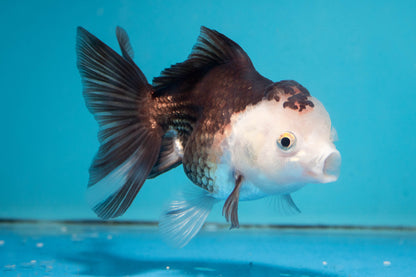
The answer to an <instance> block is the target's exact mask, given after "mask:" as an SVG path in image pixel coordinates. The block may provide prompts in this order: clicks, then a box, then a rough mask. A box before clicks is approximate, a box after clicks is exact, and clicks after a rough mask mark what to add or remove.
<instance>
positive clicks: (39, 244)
mask: <svg viewBox="0 0 416 277" xmlns="http://www.w3.org/2000/svg"><path fill="white" fill-rule="evenodd" d="M43 246H44V244H43V242H38V243H36V247H37V248H42V247H43Z"/></svg>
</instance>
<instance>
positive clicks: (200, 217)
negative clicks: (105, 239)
mask: <svg viewBox="0 0 416 277" xmlns="http://www.w3.org/2000/svg"><path fill="white" fill-rule="evenodd" d="M116 36H117V39H118V43H119V45H120V48H121V55H119V54H117V53H116V52H115V51H114V50H112V49H111V48H110V47H109V46H107V45H106V44H104V43H103V42H102V41H100V40H99V39H98V38H96V37H95V36H94V35H92V34H91V33H89V32H88V31H86V30H85V29H83V28H82V27H79V28H78V33H77V45H76V51H77V66H78V69H79V72H80V74H81V77H82V83H83V88H84V90H83V94H84V98H85V102H86V105H87V107H88V109H89V111H90V112H91V113H92V114H93V115H94V117H95V119H96V120H97V121H98V124H99V127H100V129H99V133H98V139H99V142H100V148H99V150H98V153H97V154H96V156H95V158H94V160H93V162H92V165H91V168H90V178H89V183H88V192H87V193H88V200H89V202H90V204H91V206H92V208H93V210H94V211H95V212H96V213H97V215H98V216H99V217H101V218H104V219H109V218H114V217H118V216H120V215H122V214H123V213H124V212H125V211H126V210H127V209H128V208H129V206H130V205H131V203H132V202H133V200H134V198H135V196H136V195H137V193H138V192H139V191H140V188H141V187H142V185H143V183H144V182H145V181H146V179H149V178H154V177H156V176H158V175H160V174H162V173H164V172H166V171H168V170H170V169H172V168H174V167H177V166H178V165H181V164H183V169H184V171H185V173H186V175H187V176H188V178H189V179H190V180H191V181H192V182H193V183H194V184H195V185H197V186H198V187H200V189H198V190H197V192H195V193H192V194H184V196H183V198H182V199H179V200H178V201H174V202H172V203H171V204H170V206H169V208H168V209H167V211H166V212H164V213H163V215H162V217H161V222H160V225H159V226H160V229H161V230H162V231H163V232H164V233H165V234H166V236H167V238H168V239H170V241H171V242H172V243H173V244H175V245H176V246H184V245H186V244H187V243H188V242H189V241H190V240H191V239H192V238H193V237H194V236H195V235H196V234H197V233H198V231H199V230H200V228H201V227H202V225H203V223H204V221H205V219H206V217H207V216H208V214H209V212H210V210H211V208H212V206H213V205H214V204H215V203H216V202H218V201H222V200H225V203H224V207H223V215H224V216H225V218H226V220H227V222H231V228H237V227H239V221H238V203H239V201H240V200H254V199H259V198H262V197H266V196H270V195H279V196H280V197H281V200H282V201H283V202H284V203H286V205H287V207H290V208H291V209H292V210H294V211H298V208H297V207H296V205H295V204H294V202H293V200H292V198H291V196H290V194H291V193H292V192H294V191H296V190H298V189H299V188H301V187H302V186H304V185H305V184H307V183H327V182H333V181H335V180H337V178H338V174H339V168H340V163H341V156H340V153H339V152H338V150H337V149H336V148H335V146H334V143H333V140H334V137H335V131H334V129H333V128H332V127H331V120H330V118H329V115H328V113H327V111H326V110H325V108H324V106H323V105H322V104H321V103H320V102H319V101H318V100H317V99H316V98H314V97H312V96H311V95H310V94H309V92H308V90H307V89H306V88H304V87H303V86H302V85H300V84H299V83H297V82H295V81H289V80H286V81H280V82H272V81H271V80H269V79H267V78H265V77H263V76H262V75H260V74H259V73H258V72H257V71H256V69H255V68H254V66H253V64H252V62H251V61H250V58H249V57H248V55H247V54H246V53H245V52H244V50H243V49H242V48H241V47H240V46H239V45H238V44H236V43H235V42H234V41H232V40H230V39H229V38H227V37H226V36H224V35H223V34H221V33H219V32H217V31H214V30H211V29H208V28H205V27H201V34H200V36H199V38H198V41H197V43H196V44H195V46H194V47H193V50H192V53H191V54H190V56H189V57H188V59H187V60H186V61H184V62H182V63H177V64H175V65H173V66H171V67H170V68H167V69H165V70H164V71H162V73H161V75H160V76H159V77H156V78H154V79H153V84H152V85H150V84H149V83H148V81H147V80H146V77H145V76H144V74H143V73H142V71H141V70H140V69H139V67H138V66H137V65H136V64H135V63H134V61H133V50H132V47H131V45H130V42H129V38H128V36H127V34H126V32H125V31H124V30H123V29H122V28H120V27H118V28H117V29H116Z"/></svg>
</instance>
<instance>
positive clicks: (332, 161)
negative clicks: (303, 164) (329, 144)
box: [307, 150, 341, 183]
mask: <svg viewBox="0 0 416 277" xmlns="http://www.w3.org/2000/svg"><path fill="white" fill-rule="evenodd" d="M340 168H341V154H340V153H339V151H338V150H333V151H331V152H330V153H329V154H328V155H327V156H326V157H325V158H324V159H321V162H319V163H318V164H317V166H316V167H315V168H314V169H313V170H310V171H307V175H309V176H311V177H312V178H313V179H314V180H315V181H316V182H319V183H331V182H335V181H336V180H338V177H339V174H340Z"/></svg>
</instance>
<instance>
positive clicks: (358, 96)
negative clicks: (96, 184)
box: [0, 0, 416, 226]
mask: <svg viewBox="0 0 416 277" xmlns="http://www.w3.org/2000/svg"><path fill="white" fill-rule="evenodd" d="M415 12H416V2H415V1H329V0H328V1H227V2H226V1H210V2H208V1H206V2H204V3H203V2H200V1H1V3H0V30H1V32H0V34H1V36H2V40H1V43H0V73H1V74H0V91H1V92H0V93H1V100H2V101H1V108H0V120H1V126H2V128H1V136H0V145H1V146H2V149H1V154H0V182H1V183H0V187H1V192H0V218H29V219H94V218H96V216H95V214H94V213H93V212H92V211H90V209H89V208H88V206H87V205H86V203H85V196H84V195H85V189H86V183H87V180H88V167H89V165H90V162H91V160H92V157H93V155H94V154H95V152H96V150H97V149H98V142H97V138H96V132H97V124H96V123H95V121H94V119H93V117H92V115H90V114H89V112H88V111H87V109H86V108H85V105H84V100H83V98H82V94H81V89H82V88H81V82H80V77H79V74H78V71H77V68H76V58H75V32H76V27H77V26H79V25H80V26H83V27H85V28H87V29H88V30H89V31H90V32H92V33H93V34H95V35H96V36H98V37H99V38H100V39H101V40H103V41H104V42H106V43H107V44H108V45H110V46H111V47H113V48H115V49H117V51H118V45H117V42H116V38H115V27H116V26H117V25H120V26H122V27H124V28H125V29H126V30H127V32H128V34H129V35H130V39H131V44H132V46H133V49H134V50H135V61H136V63H137V64H138V65H139V67H140V68H141V69H142V70H143V72H144V73H145V75H146V76H147V78H148V79H149V80H151V79H152V78H153V77H155V76H157V75H158V74H159V73H160V71H161V70H162V69H164V68H165V67H168V66H170V65H171V64H173V63H176V62H180V61H183V60H184V59H185V58H186V57H187V55H188V54H189V53H190V51H191V49H192V46H193V44H194V43H195V41H196V38H197V36H198V34H199V27H200V26H201V25H205V26H207V27H210V28H214V29H217V30H218V31H220V32H222V33H224V34H225V35H227V36H228V37H230V38H231V39H233V40H234V41H236V42H237V43H239V44H240V45H241V46H242V47H243V48H244V49H245V50H246V52H247V53H248V54H249V56H250V57H251V59H252V61H253V63H254V65H255V67H256V68H257V70H258V71H259V72H260V73H261V74H263V75H264V76H266V77H268V78H270V79H272V80H274V81H279V80H282V79H294V80H297V81H298V82H300V83H301V84H303V85H304V86H306V87H307V88H308V89H309V91H310V92H311V94H312V95H314V96H316V97H317V98H318V99H320V100H321V102H323V103H324V105H325V106H326V108H327V110H328V112H329V113H330V115H331V118H332V121H333V124H334V126H335V127H336V129H337V131H338V136H339V141H338V142H337V146H338V148H339V150H340V152H341V154H342V157H343V164H342V170H341V177H340V179H339V181H338V182H336V183H331V184H315V185H308V186H306V187H305V188H303V189H302V190H300V191H298V192H296V193H294V195H293V198H294V200H295V202H296V203H297V205H298V206H299V208H300V209H301V210H302V214H300V215H297V216H283V215H281V214H280V213H279V211H278V209H277V208H276V207H274V206H273V204H272V203H271V202H273V201H270V200H268V199H264V200H258V201H251V202H242V203H241V204H240V210H239V214H240V222H241V223H242V224H246V223H270V224H277V223H290V224H349V225H406V226H416V184H415V163H414V160H415V156H416V148H415V145H416V142H415V137H414V136H415V134H416V132H415V127H414V126H415V120H416V112H415V110H414V105H415V104H416V50H415V49H416V28H415V27H416V17H415ZM191 185H192V184H191V182H190V181H189V180H188V179H187V178H186V176H185V174H184V173H183V169H182V167H178V168H176V169H175V170H172V171H170V172H168V173H166V174H164V175H162V176H160V177H158V178H157V179H155V180H149V181H147V182H146V183H145V185H144V187H143V189H142V191H141V192H140V193H139V195H138V197H137V198H136V200H135V202H134V203H133V205H132V207H131V208H130V209H129V210H128V212H127V213H126V214H125V215H124V216H123V217H122V218H121V219H126V220H151V221H155V220H158V217H159V214H160V212H161V210H162V209H163V207H164V205H166V203H167V202H168V201H169V199H171V198H172V197H173V196H174V195H175V193H176V191H177V190H179V189H181V188H183V187H186V186H191ZM208 221H211V222H212V221H214V222H224V219H223V218H222V216H221V205H218V206H217V207H216V208H215V209H214V210H213V212H212V213H211V215H210V216H209V218H208Z"/></svg>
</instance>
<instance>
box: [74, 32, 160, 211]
mask: <svg viewBox="0 0 416 277" xmlns="http://www.w3.org/2000/svg"><path fill="white" fill-rule="evenodd" d="M116 34H117V39H118V42H119V44H120V48H121V52H122V55H123V56H120V55H119V54H117V53H116V52H115V51H114V50H112V49H111V48H110V47H109V46H107V45H106V44H104V43H103V42H102V41H100V40H99V39H98V38H96V37H95V36H93V35H92V34H91V33H89V32H88V31H86V30H85V29H83V28H82V27H78V30H77V45H76V52H77V58H78V59H77V66H78V69H79V72H80V74H81V77H82V83H83V88H84V90H83V94H84V98H85V102H86V105H87V107H88V109H89V111H90V112H91V113H92V114H93V115H94V117H95V119H96V120H97V122H98V124H99V133H98V139H99V141H100V148H99V150H98V153H97V154H96V156H95V158H94V160H93V162H92V165H91V167H90V179H89V183H88V191H87V198H88V200H89V202H90V204H91V206H92V208H93V210H94V211H95V212H96V213H97V215H98V216H100V217H102V218H104V219H107V218H112V217H117V216H120V215H122V214H123V213H124V212H125V211H126V210H127V208H128V207H129V206H130V205H131V203H132V201H133V199H134V198H135V196H136V195H137V193H138V192H139V190H140V188H141V187H142V185H143V183H144V181H145V180H146V178H147V177H148V175H149V173H150V172H151V170H152V167H153V166H154V165H155V163H156V161H157V159H158V155H159V152H160V148H161V142H162V136H163V130H162V128H161V127H160V126H159V125H158V124H157V122H156V119H155V115H154V112H153V111H154V108H153V106H154V105H155V104H154V101H152V98H151V93H152V87H151V86H150V85H149V84H148V82H147V80H146V78H145V76H144V75H143V73H142V72H141V71H140V69H139V68H138V67H137V66H136V65H135V64H134V62H133V60H132V55H133V51H132V49H131V46H130V42H129V39H128V37H127V34H126V32H125V31H124V30H123V29H121V28H117V32H116Z"/></svg>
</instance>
